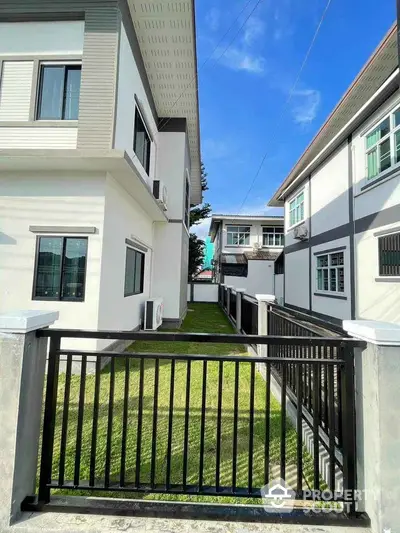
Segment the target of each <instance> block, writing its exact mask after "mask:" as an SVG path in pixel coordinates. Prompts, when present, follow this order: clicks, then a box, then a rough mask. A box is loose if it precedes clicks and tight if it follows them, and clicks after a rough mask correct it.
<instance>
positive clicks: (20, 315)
mask: <svg viewBox="0 0 400 533" xmlns="http://www.w3.org/2000/svg"><path fill="white" fill-rule="evenodd" d="M58 316H59V312H58V311H9V312H7V313H1V314H0V333H29V332H30V331H34V330H35V329H41V328H45V327H47V326H51V325H52V324H54V322H55V321H56V320H58Z"/></svg>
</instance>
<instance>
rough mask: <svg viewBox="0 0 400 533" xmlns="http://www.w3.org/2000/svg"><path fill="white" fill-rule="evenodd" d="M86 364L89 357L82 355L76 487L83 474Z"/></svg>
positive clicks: (75, 473)
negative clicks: (81, 473)
mask: <svg viewBox="0 0 400 533" xmlns="http://www.w3.org/2000/svg"><path fill="white" fill-rule="evenodd" d="M86 363H87V356H86V355H82V362H81V382H80V387H79V406H78V425H77V429H76V448H75V469H74V485H75V487H78V486H79V480H80V472H81V454H82V432H83V414H84V410H85V388H86Z"/></svg>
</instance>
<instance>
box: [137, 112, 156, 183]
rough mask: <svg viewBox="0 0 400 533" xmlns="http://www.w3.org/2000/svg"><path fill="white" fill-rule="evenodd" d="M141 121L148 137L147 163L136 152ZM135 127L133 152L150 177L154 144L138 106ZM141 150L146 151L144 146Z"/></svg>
mask: <svg viewBox="0 0 400 533" xmlns="http://www.w3.org/2000/svg"><path fill="white" fill-rule="evenodd" d="M139 121H140V122H141V124H142V126H143V130H144V132H145V136H146V140H147V154H146V157H145V161H142V160H141V155H140V153H138V152H139V150H138V152H137V151H136V141H137V130H138V128H137V123H138V122H139ZM133 127H134V132H133V151H134V153H135V155H136V157H137V158H138V160H139V161H140V164H141V165H142V167H143V168H144V171H145V172H146V174H147V175H148V176H149V175H150V158H151V143H152V139H151V135H150V133H149V130H148V128H147V125H146V121H145V120H144V118H143V116H142V114H141V112H140V110H139V108H138V106H136V107H135V118H134V125H133ZM141 148H142V149H144V146H142V147H141ZM143 155H144V154H143Z"/></svg>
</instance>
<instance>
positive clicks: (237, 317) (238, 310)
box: [236, 289, 246, 333]
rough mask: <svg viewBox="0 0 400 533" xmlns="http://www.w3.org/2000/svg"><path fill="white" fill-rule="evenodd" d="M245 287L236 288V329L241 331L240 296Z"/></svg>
mask: <svg viewBox="0 0 400 533" xmlns="http://www.w3.org/2000/svg"><path fill="white" fill-rule="evenodd" d="M245 292H246V289H236V330H237V332H238V333H241V331H242V298H243V294H244V293H245Z"/></svg>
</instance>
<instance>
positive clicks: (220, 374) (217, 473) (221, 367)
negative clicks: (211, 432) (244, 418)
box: [215, 361, 224, 492]
mask: <svg viewBox="0 0 400 533" xmlns="http://www.w3.org/2000/svg"><path fill="white" fill-rule="evenodd" d="M223 372H224V362H223V361H220V362H219V369H218V407H217V450H216V458H215V487H216V489H217V492H218V491H219V478H220V467H221V464H220V462H221V419H222V383H223V376H224V374H223Z"/></svg>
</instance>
